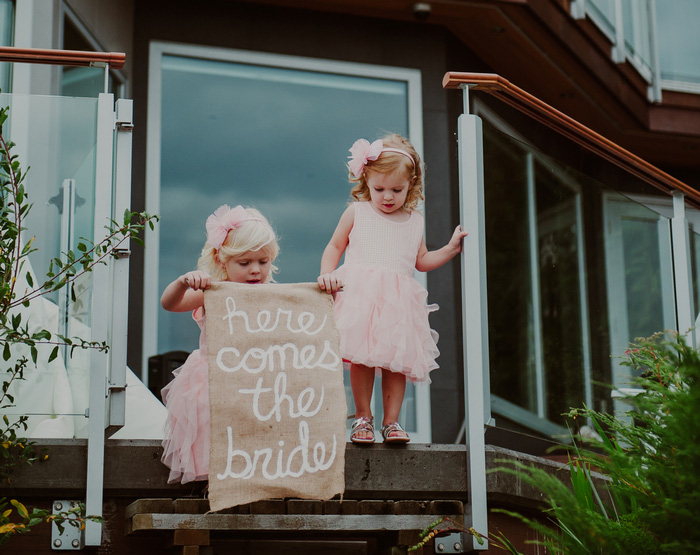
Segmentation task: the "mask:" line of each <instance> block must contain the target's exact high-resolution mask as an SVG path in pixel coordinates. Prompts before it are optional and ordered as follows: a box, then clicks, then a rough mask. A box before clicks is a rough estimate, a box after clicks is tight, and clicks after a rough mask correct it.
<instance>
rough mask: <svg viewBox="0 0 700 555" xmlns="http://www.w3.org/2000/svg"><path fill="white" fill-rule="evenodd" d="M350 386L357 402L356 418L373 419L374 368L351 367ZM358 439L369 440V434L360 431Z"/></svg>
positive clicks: (354, 365) (359, 365)
mask: <svg viewBox="0 0 700 555" xmlns="http://www.w3.org/2000/svg"><path fill="white" fill-rule="evenodd" d="M350 385H351V387H352V396H353V399H354V401H355V418H360V417H362V416H365V417H367V418H371V417H372V406H371V403H372V390H373V389H374V368H370V367H369V366H364V365H363V364H352V365H351V366H350ZM356 437H357V439H369V438H370V437H371V436H370V434H369V432H366V431H364V430H358V431H357V432H356Z"/></svg>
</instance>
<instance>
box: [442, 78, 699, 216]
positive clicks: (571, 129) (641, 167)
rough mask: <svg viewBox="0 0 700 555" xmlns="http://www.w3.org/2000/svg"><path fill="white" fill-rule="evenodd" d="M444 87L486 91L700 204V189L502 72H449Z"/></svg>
mask: <svg viewBox="0 0 700 555" xmlns="http://www.w3.org/2000/svg"><path fill="white" fill-rule="evenodd" d="M442 86H443V87H444V88H446V89H460V88H462V87H465V86H468V87H470V88H471V89H474V90H478V91H484V92H487V93H489V94H491V95H493V96H495V97H496V98H498V99H499V100H501V101H502V102H505V103H506V104H509V105H510V106H513V107H514V108H515V109H517V110H519V111H520V112H523V113H524V114H527V115H528V116H530V117H531V118H533V119H535V120H537V121H539V122H540V123H542V124H544V125H546V126H547V127H549V128H550V129H553V130H555V131H557V132H558V133H560V134H561V135H564V136H565V137H568V138H569V139H571V140H572V141H574V142H575V143H578V144H579V145H581V146H583V147H584V148H586V149H588V150H590V151H591V152H593V153H595V154H597V155H598V156H600V157H602V158H605V159H606V160H608V161H610V162H612V163H613V164H615V165H617V166H619V167H621V168H622V169H624V170H625V171H627V172H629V173H631V174H632V175H635V176H637V177H638V178H640V179H642V180H643V181H645V182H647V183H649V184H651V185H653V186H654V187H656V188H657V189H661V190H662V191H664V192H666V193H672V192H673V191H680V192H682V193H683V194H685V195H686V196H687V197H689V200H690V201H691V202H692V203H693V204H694V205H696V206H700V192H698V191H696V190H695V189H693V188H692V187H691V186H690V185H687V184H685V183H683V182H682V181H680V180H678V179H676V178H675V177H673V176H671V175H669V174H667V173H666V172H664V171H663V170H660V169H659V168H657V167H656V166H654V165H653V164H650V163H649V162H647V161H646V160H644V159H642V158H640V157H639V156H636V155H635V154H632V153H631V152H629V151H628V150H625V149H624V148H622V147H621V146H620V145H618V144H616V143H614V142H612V141H610V140H608V139H606V138H605V137H603V136H602V135H600V134H598V133H596V132H595V131H593V130H592V129H589V128H588V127H586V126H585V125H583V124H582V123H579V122H578V121H576V120H575V119H573V118H571V117H569V116H567V115H566V114H564V113H562V112H560V111H559V110H557V109H556V108H553V107H552V106H550V105H549V104H547V103H546V102H543V101H542V100H540V99H539V98H537V97H535V96H533V95H531V94H530V93H528V92H527V91H524V90H523V89H521V88H519V87H517V86H515V85H513V84H512V83H511V82H509V81H508V80H507V79H504V78H503V77H501V76H500V75H496V74H495V73H461V72H454V71H448V72H447V73H446V74H445V76H444V77H443V79H442Z"/></svg>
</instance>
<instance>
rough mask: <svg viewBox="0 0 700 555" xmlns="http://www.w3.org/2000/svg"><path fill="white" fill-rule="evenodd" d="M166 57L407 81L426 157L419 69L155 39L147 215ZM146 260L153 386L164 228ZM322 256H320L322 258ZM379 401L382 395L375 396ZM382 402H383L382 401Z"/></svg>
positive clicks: (422, 391)
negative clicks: (161, 246)
mask: <svg viewBox="0 0 700 555" xmlns="http://www.w3.org/2000/svg"><path fill="white" fill-rule="evenodd" d="M164 56H183V57H189V58H199V59H206V60H216V61H223V62H232V63H242V64H252V65H259V66H269V67H281V68H286V69H295V70H302V71H314V72H321V73H332V74H336V75H348V76H355V77H369V78H375V79H387V80H397V81H403V82H405V83H406V86H407V94H408V135H409V137H410V138H411V142H412V144H413V146H414V147H415V149H416V151H417V152H418V154H419V155H420V156H421V157H422V156H423V106H422V94H421V73H420V71H419V70H416V69H409V68H399V67H393V66H380V65H373V64H360V63H351V62H343V61H336V60H326V59H320V58H306V57H300V56H290V55H285V54H269V53H262V52H252V51H245V50H235V49H227V48H217V47H209V46H199V45H190V44H180V43H171V42H161V41H153V42H151V45H150V51H149V76H148V119H147V140H146V145H147V146H146V149H147V161H146V206H145V208H146V211H147V212H148V213H149V214H158V213H159V209H160V174H161V168H160V145H161V98H162V82H161V75H162V70H161V68H162V60H163V57H164ZM147 242H148V244H147V250H146V252H147V256H146V258H145V261H144V290H143V293H144V295H143V298H144V306H143V351H142V360H141V368H142V370H141V379H142V381H143V382H144V383H146V384H148V358H149V357H150V356H153V355H155V354H157V341H158V311H159V310H160V305H159V303H158V299H160V293H161V292H160V291H158V260H159V254H160V253H159V245H160V236H159V228H158V226H156V228H155V231H154V232H151V233H149V235H148V237H147ZM320 257H321V253H319V260H320ZM416 279H417V280H418V281H419V283H421V284H422V285H423V286H426V284H427V280H426V277H425V274H421V273H419V272H416ZM415 395H416V407H417V410H416V426H417V430H416V432H414V433H413V434H412V439H413V440H414V441H416V442H419V443H429V442H430V441H431V439H432V438H431V417H430V389H429V387H428V386H427V385H426V386H423V385H418V386H417V387H416V388H415ZM373 402H377V395H375V396H374V397H373ZM379 402H381V401H380V400H379Z"/></svg>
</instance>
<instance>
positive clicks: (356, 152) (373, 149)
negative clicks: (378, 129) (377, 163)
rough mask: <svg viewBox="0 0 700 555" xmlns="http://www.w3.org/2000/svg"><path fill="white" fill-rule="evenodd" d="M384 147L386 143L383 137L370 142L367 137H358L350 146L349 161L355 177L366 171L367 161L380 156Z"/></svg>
mask: <svg viewBox="0 0 700 555" xmlns="http://www.w3.org/2000/svg"><path fill="white" fill-rule="evenodd" d="M383 148H384V143H382V140H381V139H378V140H376V141H374V142H373V143H370V142H369V141H368V140H367V139H357V140H356V141H355V143H354V144H353V145H352V147H351V148H350V154H351V156H348V158H350V161H349V162H348V167H349V168H350V171H351V172H352V174H353V175H354V176H355V177H360V176H361V175H362V172H364V171H365V166H366V165H367V162H369V161H372V160H376V159H377V158H379V156H380V154H381V153H382V149H383Z"/></svg>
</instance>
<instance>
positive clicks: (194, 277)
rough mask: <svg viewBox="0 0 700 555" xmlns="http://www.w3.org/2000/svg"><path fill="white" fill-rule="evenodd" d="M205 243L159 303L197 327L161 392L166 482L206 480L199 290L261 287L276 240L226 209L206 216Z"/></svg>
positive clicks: (205, 380) (240, 211)
mask: <svg viewBox="0 0 700 555" xmlns="http://www.w3.org/2000/svg"><path fill="white" fill-rule="evenodd" d="M206 229H207V242H206V244H205V245H204V248H203V249H202V255H201V256H200V258H199V262H198V263H197V269H196V270H194V271H192V272H187V273H186V274H184V275H181V276H180V277H179V278H177V279H176V280H175V281H173V282H172V283H171V284H170V285H168V286H167V287H166V288H165V291H163V296H162V297H161V299H160V304H161V305H162V307H163V308H164V309H165V310H170V311H172V312H190V311H192V317H193V318H194V320H195V322H197V324H198V325H199V327H200V329H201V334H200V336H199V349H198V350H195V351H194V352H192V354H191V355H190V356H189V357H187V360H186V361H185V363H184V364H183V365H182V366H181V367H180V368H178V369H177V370H175V371H174V372H173V374H174V375H175V378H174V379H173V380H172V381H171V382H170V383H169V384H168V385H167V386H165V387H164V388H163V391H162V394H163V402H164V403H165V406H166V407H167V409H168V417H167V420H166V422H165V439H164V440H163V457H162V459H161V460H162V461H163V463H164V464H165V465H166V466H168V467H169V468H170V475H169V476H168V483H174V482H177V481H180V482H182V483H183V484H184V483H187V482H191V481H194V480H207V479H208V475H209V371H208V367H207V347H206V334H205V329H204V290H205V289H207V288H208V287H209V285H210V284H211V282H212V281H233V282H236V283H252V284H257V283H266V282H268V281H270V280H271V279H272V273H273V272H276V271H277V268H276V267H275V266H274V265H273V264H272V263H273V261H274V260H275V258H276V257H277V254H278V252H279V246H278V244H277V236H276V235H275V232H274V230H273V229H272V227H271V226H270V224H269V222H268V221H267V220H266V219H265V217H264V216H263V215H262V214H261V213H260V212H258V211H257V210H255V209H253V208H243V207H242V206H236V207H235V208H229V207H228V206H227V205H223V206H221V207H219V208H218V209H217V210H216V212H214V213H213V214H212V215H211V216H209V218H207V224H206Z"/></svg>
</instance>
